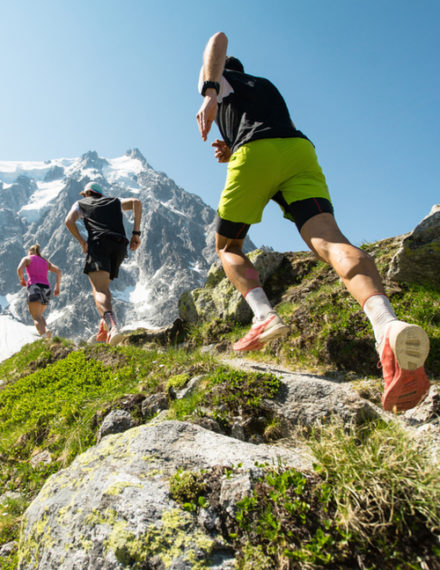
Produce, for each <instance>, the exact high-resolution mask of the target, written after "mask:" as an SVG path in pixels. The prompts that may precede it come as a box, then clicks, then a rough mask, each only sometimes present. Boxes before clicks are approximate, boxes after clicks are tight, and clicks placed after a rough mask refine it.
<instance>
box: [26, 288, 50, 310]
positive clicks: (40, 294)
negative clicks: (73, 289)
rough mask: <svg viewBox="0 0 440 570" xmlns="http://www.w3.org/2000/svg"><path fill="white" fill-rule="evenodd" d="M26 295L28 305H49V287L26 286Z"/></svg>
mask: <svg viewBox="0 0 440 570" xmlns="http://www.w3.org/2000/svg"><path fill="white" fill-rule="evenodd" d="M27 293H28V303H41V304H42V305H48V304H49V299H50V294H51V290H50V287H49V285H43V284H42V283H34V284H33V285H29V286H28V288H27Z"/></svg>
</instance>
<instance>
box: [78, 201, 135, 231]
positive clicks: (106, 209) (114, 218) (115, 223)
mask: <svg viewBox="0 0 440 570" xmlns="http://www.w3.org/2000/svg"><path fill="white" fill-rule="evenodd" d="M78 205H79V207H80V209H81V212H82V214H83V217H84V224H85V226H86V229H87V232H88V234H89V241H94V240H97V239H99V238H101V237H108V238H111V239H116V240H117V241H120V240H126V236H125V230H124V224H123V221H122V208H121V201H120V200H119V198H109V197H107V196H105V197H102V198H91V197H89V198H83V199H82V200H78Z"/></svg>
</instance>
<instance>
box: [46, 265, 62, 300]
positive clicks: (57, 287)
mask: <svg viewBox="0 0 440 570" xmlns="http://www.w3.org/2000/svg"><path fill="white" fill-rule="evenodd" d="M48 263H49V265H48V269H49V271H52V272H53V273H55V274H56V276H57V281H56V283H55V288H54V290H53V294H54V295H55V297H57V296H58V295H59V294H60V285H61V274H62V271H61V269H60V268H59V267H57V266H56V265H54V264H53V263H51V262H50V261H49V262H48Z"/></svg>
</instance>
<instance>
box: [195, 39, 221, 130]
mask: <svg viewBox="0 0 440 570" xmlns="http://www.w3.org/2000/svg"><path fill="white" fill-rule="evenodd" d="M227 47H228V38H227V36H226V34H224V33H223V32H217V33H216V34H214V35H213V36H211V37H210V38H209V40H208V43H207V44H206V47H205V51H204V52H203V81H215V82H217V83H219V82H220V79H221V77H222V73H223V68H224V66H225V59H226V50H227ZM216 115H217V92H216V90H215V89H214V88H210V89H207V90H206V92H205V96H204V98H203V103H202V106H201V107H200V109H199V112H198V113H197V124H198V126H199V131H200V134H201V136H202V139H203V140H204V141H206V139H207V138H208V133H209V131H210V130H211V126H212V123H213V122H214V121H215V117H216Z"/></svg>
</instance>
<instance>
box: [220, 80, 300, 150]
mask: <svg viewBox="0 0 440 570" xmlns="http://www.w3.org/2000/svg"><path fill="white" fill-rule="evenodd" d="M223 75H224V76H225V78H226V79H227V80H228V81H229V83H230V84H231V86H232V88H233V89H234V92H233V93H231V94H230V95H228V96H227V97H225V98H224V99H223V101H222V102H221V103H220V104H219V107H218V112H217V124H218V127H219V129H220V132H221V134H222V137H223V140H224V141H225V142H226V144H227V145H228V146H229V148H230V149H231V150H232V152H235V151H236V150H237V148H239V147H240V146H242V145H243V144H246V143H248V142H251V141H254V140H258V139H273V138H294V137H300V138H305V139H307V137H306V136H305V135H304V134H303V133H302V132H301V131H298V130H297V129H296V128H295V127H294V126H293V124H292V120H291V118H290V114H289V110H288V108H287V105H286V103H285V101H284V98H283V97H282V95H281V93H280V92H279V91H278V89H277V88H276V87H275V85H274V84H273V83H271V82H270V81H269V80H268V79H264V78H263V77H254V76H253V75H248V74H247V73H240V72H239V71H232V70H229V69H225V70H224V71H223Z"/></svg>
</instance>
